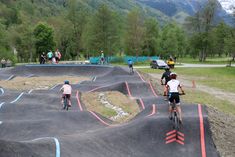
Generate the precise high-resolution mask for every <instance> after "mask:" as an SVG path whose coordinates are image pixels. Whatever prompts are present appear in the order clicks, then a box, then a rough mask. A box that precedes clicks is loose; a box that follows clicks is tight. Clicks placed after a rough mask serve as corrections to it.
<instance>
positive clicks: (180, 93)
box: [163, 93, 186, 96]
mask: <svg viewBox="0 0 235 157" xmlns="http://www.w3.org/2000/svg"><path fill="white" fill-rule="evenodd" d="M179 95H186V94H185V93H179ZM163 96H169V94H163Z"/></svg>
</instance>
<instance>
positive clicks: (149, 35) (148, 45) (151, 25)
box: [143, 18, 159, 56]
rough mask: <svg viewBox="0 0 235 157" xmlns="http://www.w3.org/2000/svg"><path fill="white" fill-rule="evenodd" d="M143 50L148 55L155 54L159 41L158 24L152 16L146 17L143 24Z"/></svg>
mask: <svg viewBox="0 0 235 157" xmlns="http://www.w3.org/2000/svg"><path fill="white" fill-rule="evenodd" d="M144 27H145V32H144V46H143V49H144V52H145V54H147V55H148V56H153V55H156V54H157V51H158V47H159V43H158V38H159V26H158V22H157V21H156V19H154V18H150V19H147V20H146V21H145V24H144Z"/></svg>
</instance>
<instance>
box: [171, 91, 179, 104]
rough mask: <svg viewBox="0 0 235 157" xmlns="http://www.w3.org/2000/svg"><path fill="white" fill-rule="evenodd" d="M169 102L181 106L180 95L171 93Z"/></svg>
mask: <svg viewBox="0 0 235 157" xmlns="http://www.w3.org/2000/svg"><path fill="white" fill-rule="evenodd" d="M169 101H170V103H174V102H175V104H176V105H180V97H179V93H170V94H169Z"/></svg>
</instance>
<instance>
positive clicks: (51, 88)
mask: <svg viewBox="0 0 235 157" xmlns="http://www.w3.org/2000/svg"><path fill="white" fill-rule="evenodd" d="M59 85H60V84H56V85H54V86H53V87H51V90H52V89H55V88H56V87H57V86H59Z"/></svg>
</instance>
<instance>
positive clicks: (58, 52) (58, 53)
mask: <svg viewBox="0 0 235 157" xmlns="http://www.w3.org/2000/svg"><path fill="white" fill-rule="evenodd" d="M60 58H61V53H60V51H59V50H58V49H56V51H55V59H56V63H57V64H58V63H59V61H60Z"/></svg>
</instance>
